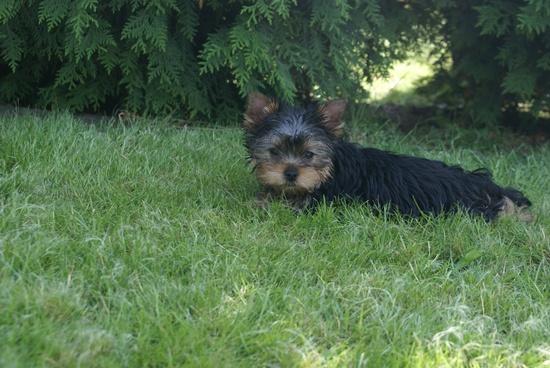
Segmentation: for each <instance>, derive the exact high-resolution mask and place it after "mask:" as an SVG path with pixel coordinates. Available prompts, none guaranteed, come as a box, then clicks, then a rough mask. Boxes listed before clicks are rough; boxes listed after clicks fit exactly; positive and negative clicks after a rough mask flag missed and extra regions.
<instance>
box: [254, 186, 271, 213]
mask: <svg viewBox="0 0 550 368" xmlns="http://www.w3.org/2000/svg"><path fill="white" fill-rule="evenodd" d="M272 199H273V196H272V195H271V193H270V192H268V191H265V190H262V191H260V192H258V194H256V199H255V200H254V202H255V204H256V206H258V207H260V208H261V209H264V210H265V209H266V208H267V207H268V206H269V203H270V202H271V200H272Z"/></svg>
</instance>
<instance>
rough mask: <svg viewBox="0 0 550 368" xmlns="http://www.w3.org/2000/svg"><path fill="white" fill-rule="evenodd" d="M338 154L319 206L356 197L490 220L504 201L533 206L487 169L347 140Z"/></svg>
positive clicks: (318, 195)
mask: <svg viewBox="0 0 550 368" xmlns="http://www.w3.org/2000/svg"><path fill="white" fill-rule="evenodd" d="M332 152H333V156H332V159H333V175H332V179H331V180H329V181H327V182H325V183H323V184H322V185H321V186H320V187H319V188H318V189H317V190H316V191H315V192H313V193H312V198H313V199H315V201H318V200H320V199H322V198H325V199H326V200H328V201H332V200H334V199H337V198H341V197H344V198H352V199H358V200H361V201H365V202H368V203H371V204H374V205H376V206H384V205H389V206H390V208H392V209H394V210H397V211H398V212H400V213H402V214H404V215H410V216H413V217H417V216H419V215H421V213H423V212H424V213H431V214H440V213H444V212H451V211H454V210H456V209H457V208H458V207H460V208H462V209H464V210H466V211H468V212H470V213H472V214H476V215H477V214H479V215H482V216H483V217H484V218H485V219H486V220H488V221H490V220H493V219H495V218H496V217H497V216H498V214H499V211H500V210H501V209H502V207H503V205H504V197H508V198H509V199H511V200H512V201H513V202H514V203H515V204H516V205H517V206H520V207H521V206H530V205H531V202H530V201H529V200H528V199H527V198H526V197H525V196H524V195H523V194H522V193H521V192H520V191H518V190H515V189H513V188H502V187H500V186H498V185H497V184H495V183H494V182H493V181H492V179H491V174H490V173H489V172H488V171H487V170H483V169H478V170H475V171H472V172H468V171H465V170H463V169H462V168H460V167H458V166H448V165H446V164H445V163H443V162H441V161H434V160H428V159H424V158H417V157H411V156H403V155H396V154H392V153H389V152H384V151H380V150H377V149H373V148H361V147H359V146H357V145H355V144H352V143H348V142H345V141H343V140H338V141H335V142H333V146H332Z"/></svg>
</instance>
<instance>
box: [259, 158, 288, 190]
mask: <svg viewBox="0 0 550 368" xmlns="http://www.w3.org/2000/svg"><path fill="white" fill-rule="evenodd" d="M285 169H286V165H283V164H272V163H268V162H264V163H261V164H258V166H256V177H257V178H258V181H259V182H260V183H262V184H263V185H266V186H268V187H273V188H280V187H282V186H284V185H285V184H286V180H285V178H284V172H285Z"/></svg>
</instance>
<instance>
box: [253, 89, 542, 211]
mask: <svg viewBox="0 0 550 368" xmlns="http://www.w3.org/2000/svg"><path fill="white" fill-rule="evenodd" d="M345 109H346V101H345V100H332V101H328V102H325V103H322V104H312V105H310V106H308V107H299V106H290V105H286V104H281V103H279V102H278V101H277V100H276V99H272V98H269V97H267V96H265V95H263V94H261V93H258V92H254V93H251V94H249V96H248V101H247V106H246V112H245V113H244V122H243V128H244V132H245V147H246V149H247V151H248V156H249V157H248V158H249V162H250V164H251V166H252V168H253V171H254V172H255V174H256V177H257V179H258V181H259V183H260V184H261V186H262V190H261V192H260V193H259V195H258V200H259V202H260V203H261V204H266V203H268V202H269V201H271V200H272V199H274V198H281V199H284V200H285V201H286V202H287V203H288V204H289V205H290V206H291V207H292V208H294V209H295V210H296V211H302V210H304V209H314V208H315V206H316V205H317V204H318V203H319V202H320V201H327V202H332V201H335V200H356V201H360V202H362V203H366V204H369V205H372V206H374V208H377V209H380V208H383V207H388V208H389V209H390V210H391V211H392V212H395V213H400V214H402V215H404V216H406V217H419V216H422V215H423V214H431V215H440V214H446V213H452V212H455V211H456V210H458V209H462V210H464V211H466V212H467V213H469V214H472V215H480V216H482V217H483V218H484V219H485V220H487V221H492V220H494V219H496V218H498V217H500V216H502V215H504V214H517V215H519V216H520V217H522V218H523V219H524V220H526V221H528V220H530V219H531V215H530V214H529V212H528V211H527V207H529V206H530V205H531V202H530V201H529V199H527V198H526V197H525V195H523V193H522V192H520V191H519V190H516V189H514V188H504V187H501V186H499V185H497V184H496V183H495V182H494V181H493V180H492V178H491V174H490V173H489V171H487V170H485V169H478V170H474V171H466V170H464V169H462V168H460V167H458V166H449V165H447V164H445V163H443V162H441V161H435V160H428V159H425V158H419V157H412V156H406V155H398V154H394V153H391V152H386V151H382V150H378V149H374V148H363V147H360V146H358V145H356V144H354V143H351V142H348V141H346V140H344V139H343V138H342V135H343V127H344V123H343V120H342V118H343V115H344V112H345Z"/></svg>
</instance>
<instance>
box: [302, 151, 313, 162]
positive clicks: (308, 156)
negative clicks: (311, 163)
mask: <svg viewBox="0 0 550 368" xmlns="http://www.w3.org/2000/svg"><path fill="white" fill-rule="evenodd" d="M304 158H305V159H306V160H311V159H312V158H313V152H311V151H305V152H304Z"/></svg>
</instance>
